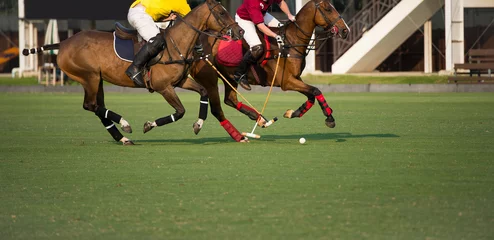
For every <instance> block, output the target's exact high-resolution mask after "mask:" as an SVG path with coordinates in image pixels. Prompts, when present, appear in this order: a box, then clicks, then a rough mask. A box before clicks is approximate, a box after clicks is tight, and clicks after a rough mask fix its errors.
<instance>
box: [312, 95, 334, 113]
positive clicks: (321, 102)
mask: <svg viewBox="0 0 494 240" xmlns="http://www.w3.org/2000/svg"><path fill="white" fill-rule="evenodd" d="M316 99H317V101H318V102H319V105H320V106H321V109H322V111H323V113H324V115H326V117H329V116H330V115H331V114H332V113H333V109H331V108H330V107H329V106H328V103H327V102H326V99H324V96H323V95H322V94H319V95H317V96H316Z"/></svg>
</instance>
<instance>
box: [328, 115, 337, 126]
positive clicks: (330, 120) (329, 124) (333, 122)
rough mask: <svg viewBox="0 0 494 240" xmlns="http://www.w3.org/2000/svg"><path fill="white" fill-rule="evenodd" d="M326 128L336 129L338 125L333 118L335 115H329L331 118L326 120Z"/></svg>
mask: <svg viewBox="0 0 494 240" xmlns="http://www.w3.org/2000/svg"><path fill="white" fill-rule="evenodd" d="M326 126H328V127H329V128H334V127H336V123H335V120H334V118H333V115H329V117H328V118H326Z"/></svg>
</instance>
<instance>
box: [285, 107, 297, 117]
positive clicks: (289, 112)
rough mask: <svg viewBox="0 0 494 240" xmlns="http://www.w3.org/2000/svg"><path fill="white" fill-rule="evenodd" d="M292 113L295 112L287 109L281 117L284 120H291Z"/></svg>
mask: <svg viewBox="0 0 494 240" xmlns="http://www.w3.org/2000/svg"><path fill="white" fill-rule="evenodd" d="M293 112H295V111H293V110H291V109H288V110H286V112H285V114H284V115H283V117H285V118H292V114H293Z"/></svg>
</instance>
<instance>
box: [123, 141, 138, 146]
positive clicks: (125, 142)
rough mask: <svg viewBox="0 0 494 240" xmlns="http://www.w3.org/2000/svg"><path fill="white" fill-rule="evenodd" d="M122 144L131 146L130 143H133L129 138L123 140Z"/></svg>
mask: <svg viewBox="0 0 494 240" xmlns="http://www.w3.org/2000/svg"><path fill="white" fill-rule="evenodd" d="M123 145H124V146H131V145H135V144H134V142H132V141H131V140H126V141H124V142H123Z"/></svg>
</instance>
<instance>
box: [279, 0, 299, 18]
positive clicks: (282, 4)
mask: <svg viewBox="0 0 494 240" xmlns="http://www.w3.org/2000/svg"><path fill="white" fill-rule="evenodd" d="M279 5H280V9H281V11H283V12H284V13H285V14H286V16H287V17H288V19H289V20H290V21H294V20H295V16H293V15H292V13H291V12H290V9H289V8H288V4H286V2H285V1H284V0H282V1H281V2H280V4H279Z"/></svg>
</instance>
